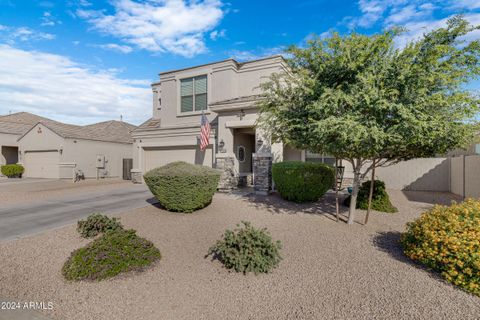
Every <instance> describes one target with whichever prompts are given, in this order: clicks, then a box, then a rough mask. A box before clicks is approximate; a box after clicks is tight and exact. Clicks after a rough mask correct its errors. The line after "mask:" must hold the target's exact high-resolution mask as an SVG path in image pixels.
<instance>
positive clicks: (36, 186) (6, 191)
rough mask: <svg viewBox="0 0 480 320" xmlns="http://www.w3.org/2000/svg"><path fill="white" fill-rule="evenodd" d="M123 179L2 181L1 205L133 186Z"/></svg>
mask: <svg viewBox="0 0 480 320" xmlns="http://www.w3.org/2000/svg"><path fill="white" fill-rule="evenodd" d="M131 183H132V182H131V181H125V180H121V179H101V180H95V179H87V180H82V181H80V182H77V183H73V182H72V181H71V180H50V179H43V180H42V179H4V178H2V179H0V204H11V203H18V202H20V201H22V202H28V201H35V200H43V199H48V198H52V197H59V196H64V195H72V194H77V193H81V192H95V191H104V190H111V189H114V188H118V187H122V186H124V185H125V184H131Z"/></svg>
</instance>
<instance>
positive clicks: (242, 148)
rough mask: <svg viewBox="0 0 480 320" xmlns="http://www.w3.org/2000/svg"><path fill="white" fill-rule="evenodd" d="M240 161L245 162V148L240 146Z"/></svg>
mask: <svg viewBox="0 0 480 320" xmlns="http://www.w3.org/2000/svg"><path fill="white" fill-rule="evenodd" d="M237 157H238V161H240V162H244V161H245V147H244V146H239V147H238V151H237Z"/></svg>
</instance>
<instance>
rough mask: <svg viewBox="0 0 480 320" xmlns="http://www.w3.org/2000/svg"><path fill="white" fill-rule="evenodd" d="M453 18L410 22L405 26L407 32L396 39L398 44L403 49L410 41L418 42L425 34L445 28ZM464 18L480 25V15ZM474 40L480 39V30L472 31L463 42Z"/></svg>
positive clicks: (470, 15) (474, 14) (469, 15)
mask: <svg viewBox="0 0 480 320" xmlns="http://www.w3.org/2000/svg"><path fill="white" fill-rule="evenodd" d="M453 17H454V15H451V16H448V17H446V18H443V19H439V20H433V19H430V20H423V21H412V22H408V23H406V24H405V25H404V26H405V28H406V29H407V31H406V32H405V33H403V34H401V35H400V36H399V37H398V38H397V39H396V44H397V46H399V47H403V46H405V44H407V43H408V42H409V41H412V40H417V39H419V38H420V37H422V36H423V35H424V34H425V33H428V32H430V31H432V30H434V29H437V28H441V27H445V26H446V25H447V20H448V19H450V18H453ZM464 18H465V19H466V20H467V21H469V22H470V23H471V24H473V25H480V13H471V14H467V15H464ZM474 39H480V30H475V31H472V32H470V33H469V34H468V35H466V36H465V37H464V38H463V40H464V41H466V42H469V41H472V40H474Z"/></svg>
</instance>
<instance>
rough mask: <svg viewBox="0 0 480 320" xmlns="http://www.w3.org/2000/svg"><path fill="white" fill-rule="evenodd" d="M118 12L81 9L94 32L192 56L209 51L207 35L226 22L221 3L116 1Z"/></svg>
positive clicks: (215, 0) (216, 0)
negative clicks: (206, 42) (95, 30)
mask: <svg viewBox="0 0 480 320" xmlns="http://www.w3.org/2000/svg"><path fill="white" fill-rule="evenodd" d="M112 4H113V6H114V9H115V13H114V14H111V15H110V14H105V12H104V11H95V10H84V9H79V10H77V15H78V16H79V17H80V18H83V19H86V20H87V21H88V22H89V23H91V24H92V25H93V27H94V29H97V30H99V31H101V32H103V33H105V34H108V35H111V36H114V37H117V38H120V39H122V40H123V41H124V42H126V43H128V44H130V45H134V46H136V47H138V48H140V49H145V50H148V51H152V52H171V53H174V54H178V55H182V56H185V57H191V56H194V55H196V54H199V53H202V52H205V51H206V47H205V41H204V35H205V33H206V32H209V31H211V30H212V29H214V28H215V27H216V26H217V25H218V23H219V22H220V20H221V19H222V17H223V15H224V12H223V11H222V6H223V5H222V2H221V1H220V0H203V1H201V0H197V1H188V2H187V1H183V0H162V1H159V0H155V1H154V0H151V1H147V2H142V3H140V2H137V1H132V0H115V1H114V2H113V3H112Z"/></svg>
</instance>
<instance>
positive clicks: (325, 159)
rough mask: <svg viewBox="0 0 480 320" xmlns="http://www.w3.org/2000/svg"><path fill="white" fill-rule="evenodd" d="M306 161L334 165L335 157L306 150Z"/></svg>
mask: <svg viewBox="0 0 480 320" xmlns="http://www.w3.org/2000/svg"><path fill="white" fill-rule="evenodd" d="M305 161H311V162H321V163H326V164H329V165H332V166H333V165H335V157H333V156H330V155H326V154H320V153H313V152H310V151H306V152H305Z"/></svg>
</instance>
